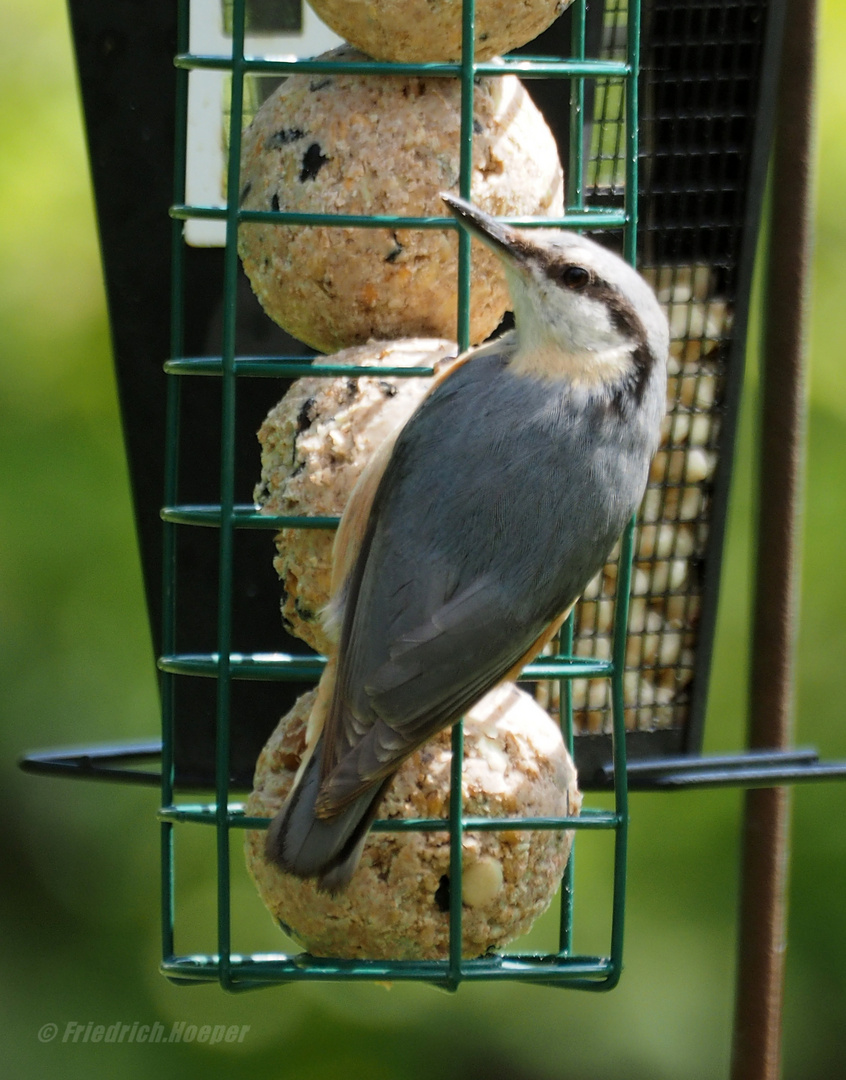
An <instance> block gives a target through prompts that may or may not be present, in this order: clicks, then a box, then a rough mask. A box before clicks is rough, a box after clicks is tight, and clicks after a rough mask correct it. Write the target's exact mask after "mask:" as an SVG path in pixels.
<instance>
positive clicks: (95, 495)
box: [0, 0, 846, 1080]
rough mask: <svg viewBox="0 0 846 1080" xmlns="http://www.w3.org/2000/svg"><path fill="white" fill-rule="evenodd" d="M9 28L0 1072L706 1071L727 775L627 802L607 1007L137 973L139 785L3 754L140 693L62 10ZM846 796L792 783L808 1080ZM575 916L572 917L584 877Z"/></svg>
mask: <svg viewBox="0 0 846 1080" xmlns="http://www.w3.org/2000/svg"><path fill="white" fill-rule="evenodd" d="M3 21H4V33H3V35H2V37H0V103H2V104H0V146H2V147H3V152H2V154H0V236H1V237H2V245H1V246H0V364H1V365H2V383H0V386H2V390H0V478H2V479H0V551H2V561H0V641H2V649H0V702H1V703H2V726H0V745H2V769H3V783H2V795H0V798H2V807H3V820H4V823H5V828H4V829H3V833H2V845H3V854H2V863H3V866H4V888H3V891H2V898H1V899H0V904H2V917H3V920H4V926H3V931H4V932H3V934H2V937H0V954H2V960H3V962H2V967H0V971H2V975H0V979H2V981H3V998H4V1002H5V1006H6V1007H5V1009H4V1010H3V1017H2V1020H0V1024H2V1036H0V1037H2V1045H3V1048H4V1055H3V1056H4V1059H5V1061H6V1062H7V1064H8V1071H9V1075H15V1076H20V1077H27V1076H35V1075H36V1074H37V1075H42V1074H43V1073H45V1072H47V1073H48V1074H49V1073H51V1072H61V1073H62V1075H64V1076H67V1077H69V1078H72V1077H75V1076H79V1077H85V1078H86V1080H96V1078H97V1077H99V1076H104V1077H105V1076H113V1075H114V1074H115V1072H116V1071H117V1070H120V1073H121V1075H122V1076H124V1077H126V1078H128V1080H131V1078H135V1077H137V1078H139V1080H142V1078H147V1077H152V1076H155V1077H157V1078H158V1080H166V1078H167V1077H170V1076H174V1077H176V1076H179V1077H184V1078H190V1077H194V1076H197V1077H200V1076H202V1077H203V1078H204V1080H213V1078H215V1077H218V1076H220V1077H227V1078H232V1077H236V1076H240V1075H250V1076H253V1077H255V1076H268V1077H270V1076H273V1077H288V1076H291V1077H293V1076H296V1077H297V1078H298V1080H312V1078H313V1080H320V1078H322V1077H328V1076H331V1075H348V1076H353V1077H355V1076H359V1075H361V1076H367V1077H368V1078H374V1080H380V1078H382V1077H385V1078H388V1077H391V1078H408V1080H417V1078H418V1077H420V1078H421V1080H422V1078H423V1077H428V1076H430V1075H431V1074H432V1072H433V1071H436V1072H437V1073H438V1074H439V1075H443V1076H444V1077H451V1076H459V1075H461V1076H465V1077H469V1078H471V1080H472V1078H473V1077H476V1076H479V1077H481V1076H483V1075H487V1074H489V1073H490V1072H493V1071H495V1072H496V1075H498V1076H502V1077H508V1076H513V1077H515V1078H517V1077H520V1078H525V1080H533V1078H539V1080H540V1078H549V1080H553V1078H563V1077H565V1076H566V1077H569V1078H573V1080H578V1078H587V1077H591V1078H597V1077H602V1078H604V1080H617V1078H623V1077H625V1078H626V1080H640V1078H643V1080H647V1078H648V1080H660V1078H663V1077H667V1078H670V1077H680V1076H684V1077H685V1078H686V1080H711V1078H716V1077H723V1076H725V1075H727V1068H728V1056H729V1048H730V1036H731V1015H732V994H733V968H734V944H735V941H734V937H735V908H736V889H737V886H736V878H737V841H738V831H739V811H740V803H741V798H740V795H739V794H738V793H737V792H700V793H697V794H678V795H661V796H658V795H652V796H637V797H635V798H634V799H633V806H632V815H633V827H632V846H631V855H630V873H629V880H630V899H629V908H628V912H629V913H628V923H627V943H626V971H625V973H624V976H623V980H622V983H621V985H620V987H619V988H618V989H617V990H616V991H614V993H612V994H610V995H588V994H579V993H575V992H568V991H558V992H556V991H551V990H543V989H537V988H528V987H523V986H519V985H510V986H507V987H504V986H490V985H487V986H484V985H482V986H465V987H462V989H461V990H460V991H459V993H458V994H457V995H455V996H447V995H443V994H440V993H438V992H437V991H435V990H432V989H430V988H428V987H411V986H407V987H406V986H400V987H394V988H393V989H391V990H388V989H386V988H384V987H381V986H362V987H354V988H350V987H339V986H334V987H333V986H297V987H293V988H291V987H288V988H286V987H281V988H275V989H271V990H265V991H260V992H256V993H253V994H248V995H241V996H228V995H225V994H224V993H223V992H222V991H220V990H219V989H217V988H216V987H201V988H193V989H191V988H189V989H182V988H176V987H173V986H171V985H170V984H169V983H168V982H166V981H165V980H164V979H163V978H162V977H161V976H160V975H159V974H158V972H157V962H158V950H159V945H158V933H159V898H158V830H157V827H156V824H155V809H156V801H157V799H156V792H155V791H153V790H143V791H140V790H134V789H127V788H123V787H106V786H103V785H94V784H84V783H69V782H65V781H60V780H53V779H46V778H36V777H32V776H26V775H24V774H22V773H21V772H20V771H19V770H17V768H16V766H15V759H16V757H17V755H19V754H20V753H21V752H22V751H24V750H27V749H31V748H36V747H45V746H56V745H61V744H71V743H79V742H96V741H109V740H114V739H124V738H136V737H142V738H143V737H152V736H155V735H156V733H157V725H158V704H157V698H156V689H155V680H154V667H153V661H152V650H151V645H150V640H149V634H148V631H147V626H146V616H145V612H144V606H143V597H142V590H141V581H140V571H139V565H138V557H137V550H136V544H135V537H134V532H133V523H132V515H131V506H130V501H129V489H128V482H127V475H126V468H125V464H124V459H123V448H122V443H121V432H120V420H119V416H118V412H117V403H116V394H115V386H114V379H113V375H112V371H111V366H110V365H111V360H110V350H109V338H108V326H107V320H106V313H105V306H104V299H103V289H102V283H101V271H100V265H99V258H98V251H97V240H96V227H95V221H94V215H93V207H92V202H91V194H90V187H89V178H88V170H87V163H86V159H85V148H84V138H83V134H82V122H81V116H80V108H79V101H78V94H77V88H76V84H75V76H74V71H73V60H72V51H71V42H70V33H69V29H68V25H67V18H66V13H65V10H64V7H63V5H62V4H61V3H60V0H5V4H4V20H3ZM844 49H846V11H844V9H843V8H842V7H841V6H839V5H837V4H835V2H834V0H827V3H826V4H824V5H823V10H822V34H821V56H820V72H819V90H820V95H819V98H820V126H819V145H820V154H819V158H820V166H819V185H818V189H819V190H818V205H817V246H816V255H815V261H814V273H815V277H814V296H813V301H814V306H813V320H812V337H811V356H812V363H811V371H810V411H809V445H808V471H807V485H806V499H805V501H806V518H805V526H804V529H805V539H804V553H803V571H802V576H803V599H802V608H801V620H800V636H799V671H798V685H797V717H798V720H797V741H798V742H799V743H800V744H814V745H816V746H818V747H819V748H820V749H821V751H822V752H823V754H824V755H825V756H826V757H829V758H830V757H841V758H842V757H846V729H844V725H843V723H842V719H841V715H840V714H841V711H842V708H841V701H842V691H841V688H840V686H839V676H840V674H841V672H840V664H841V663H843V662H844V659H846V623H844V618H843V611H844V610H846V581H845V580H844V575H843V573H842V569H841V533H842V530H843V527H844V524H846V478H845V477H844V468H843V465H842V462H843V460H844V453H846V379H844V377H843V371H842V361H841V357H842V356H843V355H846V323H844V320H843V297H844V295H845V294H846V263H844V260H843V254H842V253H843V251H844V247H846V213H844V208H843V200H842V191H843V190H844V187H846V140H844V138H843V134H842V133H843V131H844V125H846V91H844V89H843V81H842V77H841V75H840V72H839V68H838V64H839V63H841V62H842V61H841V60H840V58H841V56H842V54H843V51H844ZM753 360H754V357H753ZM754 388H755V380H754V363H753V364H752V377H751V379H750V386H749V393H748V394H747V397H746V402H745V405H744V421H743V428H742V437H741V443H740V458H739V462H738V474H737V482H736V486H735V492H734V497H733V502H732V514H731V523H730V542H729V550H728V553H727V558H726V566H725V581H724V585H723V590H724V591H723V597H724V602H723V605H722V613H721V619H720V630H719V636H718V648H717V658H716V668H715V675H714V682H713V689H712V695H711V703H710V712H709V721H708V735H707V748H708V749H712V750H716V749H726V748H735V747H739V746H741V745H742V742H743V722H744V720H743V718H744V695H745V676H746V671H745V657H746V632H747V621H748V605H749V569H750V565H751V558H752V553H751V547H750V543H751V540H750V516H751V509H750V508H751V506H752V504H753V502H754V500H753V496H752V483H753V446H754V420H755V395H754ZM844 800H846V788H844V786H843V785H842V784H841V785H836V784H830V785H819V786H808V787H805V788H799V789H797V790H796V793H795V798H794V824H793V839H792V855H793V862H792V877H791V896H790V909H791V918H790V948H789V953H788V977H787V989H786V1009H785V1059H786V1067H785V1075H786V1076H787V1077H788V1078H790V1080H823V1078H826V1080H829V1078H830V1077H832V1076H835V1075H839V1074H840V1072H841V1070H842V1064H843V1061H844V1059H846V1035H845V1034H844V1030H843V1022H842V1021H843V1016H844V1013H845V1012H846V978H844V971H846V915H844V908H843V902H842V897H843V895H844V892H846V833H844V830H843V827H842V820H843V809H844ZM180 857H181V859H182V862H181V863H180V867H181V869H182V881H181V888H182V893H181V895H182V896H183V898H184V902H185V904H186V906H187V909H188V911H189V913H190V914H189V918H190V920H191V922H192V924H194V925H197V926H198V927H201V926H202V925H203V923H204V920H207V919H208V918H209V917H210V910H211V908H210V904H211V903H212V900H211V897H213V892H214V883H213V859H212V851H211V848H210V846H209V845H208V844H207V843H205V842H203V841H200V840H197V841H194V840H188V841H186V842H185V844H184V847H183V849H182V850H181V852H180ZM586 861H587V860H586ZM234 865H235V866H236V867H237V866H238V862H237V853H236V856H235V859H234ZM583 868H584V865H583V864H582V863H580V869H583ZM587 869H588V870H589V869H590V866H589V865H588V867H587ZM238 889H240V890H242V892H243V893H244V895H243V897H241V900H242V901H243V904H242V906H243V909H244V911H245V915H244V920H245V926H246V927H247V933H248V934H249V935H251V937H252V940H254V942H255V944H256V946H257V947H265V948H273V945H274V941H275V940H276V939H275V936H274V935H275V932H274V930H273V927H272V926H271V925H270V922H269V919H267V917H266V916H265V914H264V912H263V911H261V910H259V909H258V905H257V902H256V901H255V899H254V897H252V895H251V894H249V893H250V889H251V887H250V886H249V884H248V883H246V882H244V883H242V884H239V885H238ZM584 906H585V908H589V907H590V906H591V901H590V885H588V900H587V901H585V902H584ZM586 915H587V916H588V918H589V916H590V913H589V912H586ZM70 1020H76V1021H81V1022H83V1023H87V1022H88V1021H93V1022H94V1023H95V1024H105V1025H109V1024H111V1023H113V1022H114V1021H116V1020H122V1021H124V1022H130V1023H131V1022H133V1021H135V1020H137V1021H139V1022H140V1023H153V1022H154V1021H156V1020H160V1021H162V1022H164V1023H165V1024H166V1025H169V1023H170V1022H171V1020H187V1021H188V1022H196V1023H209V1024H216V1023H226V1024H235V1023H237V1024H249V1025H250V1030H249V1032H248V1033H247V1035H246V1037H245V1038H244V1040H243V1042H241V1043H236V1044H232V1045H228V1044H222V1045H219V1046H215V1047H210V1046H202V1045H197V1044H194V1045H164V1046H148V1045H144V1044H140V1043H139V1044H123V1045H106V1044H99V1045H95V1044H90V1043H89V1044H82V1043H77V1044H74V1043H63V1042H62V1033H63V1032H64V1030H65V1025H66V1023H67V1022H68V1021H70ZM51 1022H53V1023H56V1024H57V1025H58V1027H59V1032H60V1034H59V1036H58V1037H57V1038H56V1039H55V1040H54V1041H53V1042H50V1043H41V1042H40V1041H39V1038H38V1033H39V1030H40V1029H41V1028H42V1026H43V1025H44V1024H47V1023H51Z"/></svg>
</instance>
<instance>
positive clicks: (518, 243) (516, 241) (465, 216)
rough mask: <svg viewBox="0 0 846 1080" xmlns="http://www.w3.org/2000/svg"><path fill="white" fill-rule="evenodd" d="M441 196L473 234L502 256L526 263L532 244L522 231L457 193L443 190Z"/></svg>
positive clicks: (455, 215) (512, 260) (515, 261)
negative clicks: (505, 223) (497, 218)
mask: <svg viewBox="0 0 846 1080" xmlns="http://www.w3.org/2000/svg"><path fill="white" fill-rule="evenodd" d="M441 198H442V199H443V201H444V202H445V203H446V204H447V206H448V207H449V208H450V210H451V211H452V214H453V216H454V217H455V219H456V220H457V221H458V223H459V224H460V225H462V226H463V227H464V228H465V229H466V230H467V232H469V233H470V235H471V236H475V237H476V239H477V240H481V241H482V243H484V244H487V246H488V247H489V248H492V249H493V250H494V251H495V252H496V253H497V255H499V256H500V258H504V259H506V260H507V261H508V262H511V263H518V264H519V263H525V262H526V261H527V259H528V257H529V256H530V254H531V250H532V247H531V244H530V243H529V242H527V240H526V238H525V237H524V236H523V235H522V233H520V232H518V231H517V230H516V229H512V228H511V226H510V225H503V224H502V223H501V222H499V221H497V220H496V219H495V218H492V217H491V216H490V214H486V213H485V212H484V210H480V209H479V208H478V207H477V206H474V205H473V204H472V203H469V202H467V201H466V200H465V199H459V197H458V196H457V195H451V194H449V193H447V192H443V191H442V192H441Z"/></svg>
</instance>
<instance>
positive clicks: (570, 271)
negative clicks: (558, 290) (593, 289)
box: [561, 266, 590, 292]
mask: <svg viewBox="0 0 846 1080" xmlns="http://www.w3.org/2000/svg"><path fill="white" fill-rule="evenodd" d="M561 281H562V283H563V284H564V285H566V286H567V288H568V289H573V291H574V292H578V291H579V290H580V289H584V288H585V286H586V285H588V284H590V270H585V268H584V267H583V266H567V267H565V268H564V270H563V271H562V274H561Z"/></svg>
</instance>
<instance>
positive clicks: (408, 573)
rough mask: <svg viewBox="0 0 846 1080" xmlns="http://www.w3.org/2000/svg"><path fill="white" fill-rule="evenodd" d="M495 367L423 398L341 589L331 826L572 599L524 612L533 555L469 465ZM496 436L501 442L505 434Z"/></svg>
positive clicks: (327, 769)
mask: <svg viewBox="0 0 846 1080" xmlns="http://www.w3.org/2000/svg"><path fill="white" fill-rule="evenodd" d="M491 361H492V362H491V363H490V364H487V365H485V366H483V368H479V365H469V366H468V367H467V368H465V369H464V372H466V373H467V374H462V376H461V377H460V378H449V379H447V380H445V382H444V383H443V384H442V386H441V387H440V388H439V390H438V392H437V393H435V392H433V393H432V394H431V395H430V396H429V397H428V398H427V399H426V401H425V402H424V405H423V406H421V408H420V409H419V410H418V412H417V413H416V414H415V417H414V419H413V420H412V422H410V424H409V425H408V426H407V427H406V428H405V429H404V430H403V432H402V435H401V436H400V438H399V439H398V441H397V444H396V447H395V450H394V453H393V454H392V456H391V459H390V462H389V463H388V464H387V468H386V469H385V472H384V475H383V477H382V480H381V483H380V484H379V486H378V491H377V492H376V493H375V497H374V498H373V501H372V507H371V513H370V515H369V520H368V524H367V529H366V531H365V535H364V537H363V540H362V542H361V547H360V551H359V553H358V557H357V559H356V560H355V565H354V567H353V569H352V572H351V573H350V574H349V575H348V578H347V582H346V584H345V591H346V611H345V617H344V624H343V630H342V634H341V642H340V649H339V658H338V679H337V683H336V686H335V691H334V694H333V700H332V704H331V706H330V708H329V710H328V715H327V720H326V725H325V727H324V747H323V784H322V788H321V797H320V799H319V802H318V806H319V809H321V810H322V812H323V813H325V814H326V816H330V815H331V813H332V812H333V811H335V810H338V809H340V808H341V807H343V806H344V805H346V804H347V803H348V802H349V801H350V800H352V799H354V798H356V797H357V796H358V795H360V794H361V792H362V791H364V790H366V789H367V788H368V787H371V786H373V785H374V784H376V783H377V782H379V781H381V780H383V779H384V778H385V777H386V776H389V775H390V774H391V772H393V771H394V770H395V769H396V768H397V767H398V765H399V764H400V763H401V761H402V760H403V759H404V758H405V757H407V756H408V755H409V754H410V753H412V752H413V751H414V750H415V749H416V748H417V747H418V746H420V745H421V744H422V743H423V742H425V741H426V740H427V739H428V738H430V737H431V736H432V735H433V734H434V733H435V732H437V731H439V730H440V729H442V728H443V727H445V726H446V725H448V724H450V723H453V722H454V721H455V720H457V719H458V718H459V717H460V716H461V715H462V714H463V713H464V712H465V711H466V710H467V709H468V708H469V707H470V706H472V704H473V703H474V702H475V701H477V700H478V699H479V698H480V697H481V696H482V695H483V694H484V693H486V692H487V691H488V690H489V689H490V688H492V687H493V686H495V685H496V684H497V683H498V682H500V681H501V680H502V679H503V678H504V677H505V676H506V675H507V674H509V673H510V672H511V670H512V669H514V668H515V667H516V666H517V665H518V664H519V663H520V662H521V661H522V659H523V658H524V657H525V656H526V655H527V653H528V652H530V651H531V649H532V647H533V645H534V643H535V642H536V641H538V639H539V638H541V637H542V635H543V634H544V631H545V630H546V628H547V627H548V625H549V624H550V622H551V621H552V620H553V619H554V618H555V617H556V616H557V615H558V614H560V612H561V610H562V609H563V608H565V607H566V606H568V604H569V603H570V602H571V601H572V599H573V597H572V596H565V597H562V598H561V602H560V605H559V607H558V608H556V607H555V606H554V605H555V603H556V598H555V597H551V598H547V599H546V600H545V602H544V603H545V605H546V606H544V605H540V604H539V605H535V606H532V605H531V604H530V605H528V606H527V605H526V604H525V603H522V598H521V597H520V596H518V595H516V589H517V586H516V585H515V580H523V581H525V579H526V572H525V566H523V567H518V566H516V565H514V564H517V563H520V562H521V560H524V558H529V556H524V551H523V550H521V549H524V548H526V547H530V546H531V545H530V544H517V546H516V550H515V548H514V545H513V544H511V545H504V544H502V543H501V541H502V539H503V536H504V535H505V534H507V533H509V531H510V528H511V524H512V523H511V522H510V521H509V513H508V508H507V507H506V508H505V510H504V509H503V502H502V499H501V498H499V496H498V493H497V492H496V491H495V490H494V491H491V490H482V489H480V488H479V486H478V484H477V482H476V478H475V477H474V475H473V474H474V469H473V463H472V462H470V463H468V462H466V461H465V460H463V458H462V455H463V453H464V450H465V449H466V446H465V443H464V442H462V438H463V436H462V435H461V432H462V431H464V432H466V430H467V427H468V420H467V417H468V415H470V416H472V415H474V412H475V410H476V409H477V408H484V389H483V388H484V382H485V379H487V378H490V377H491V376H492V375H493V374H495V371H494V365H495V363H496V357H495V356H494V357H493V358H491ZM470 367H474V368H477V369H479V370H478V371H475V372H474V373H472V374H471V373H470V370H469V369H470ZM474 380H475V382H474ZM480 395H481V397H480ZM468 410H469V413H468ZM503 420H504V421H507V418H503ZM494 429H495V425H494ZM505 429H506V433H507V431H508V424H507V422H506V423H505ZM492 439H493V442H494V443H495V444H498V443H500V442H502V438H501V435H500V433H499V432H496V430H495V434H494V435H493V436H492ZM473 445H474V446H476V447H477V451H478V453H479V454H481V455H483V458H485V459H486V458H488V457H490V456H491V455H493V454H499V455H500V458H501V459H502V462H503V465H502V467H503V468H506V467H508V465H509V464H510V463H511V462H513V460H514V457H515V456H516V455H515V454H513V453H511V452H510V449H511V448H510V447H509V446H508V445H505V446H504V447H498V446H491V447H486V446H482V447H481V448H479V447H478V441H477V440H474V441H473ZM433 461H440V466H439V467H438V468H435V467H434V466H433V464H432V462H433ZM490 467H491V468H495V467H496V466H495V465H494V464H491V466H490ZM465 468H466V469H467V473H466V475H465V476H464V477H463V479H462V476H461V474H462V472H463V470H464V469H465ZM494 475H496V473H494ZM529 483H530V480H529V478H528V477H527V478H526V484H529ZM509 484H510V485H511V487H512V489H513V485H514V479H513V477H512V478H511V480H510V481H509ZM521 486H525V485H521V484H518V488H519V487H521ZM522 497H524V498H526V496H525V492H523V493H522ZM527 502H529V503H531V498H528V499H527ZM525 516H526V515H525V514H524V515H523V517H525ZM525 528H526V529H530V528H531V526H530V525H527V526H525ZM468 533H471V534H472V535H469V534H468ZM515 570H520V571H521V572H519V573H517V574H516V575H515V573H514V571H515ZM549 605H552V606H549Z"/></svg>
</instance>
